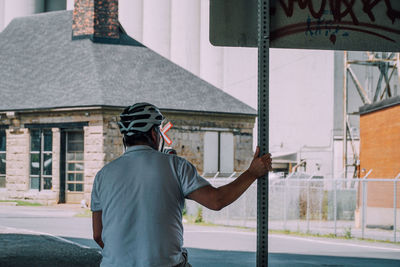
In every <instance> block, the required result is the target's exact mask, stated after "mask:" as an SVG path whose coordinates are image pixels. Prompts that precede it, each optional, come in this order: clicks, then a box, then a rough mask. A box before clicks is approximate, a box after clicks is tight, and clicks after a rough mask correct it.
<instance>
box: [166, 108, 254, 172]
mask: <svg viewBox="0 0 400 267" xmlns="http://www.w3.org/2000/svg"><path fill="white" fill-rule="evenodd" d="M163 114H164V115H165V117H166V118H167V120H168V121H170V122H171V123H172V124H173V125H174V126H173V128H172V129H171V130H170V131H169V132H168V133H167V135H168V136H169V137H170V138H171V139H172V140H173V143H172V145H171V147H172V148H174V149H175V150H176V151H177V153H178V155H180V156H182V157H184V158H186V159H187V160H189V161H190V162H192V163H193V164H194V165H195V166H196V167H197V169H198V171H199V173H202V172H203V169H204V165H203V161H204V134H205V132H207V131H222V132H232V133H233V135H234V171H237V172H240V171H244V170H245V169H247V167H248V166H249V164H250V161H251V158H252V154H253V150H252V147H253V128H254V122H255V118H254V117H250V116H244V115H222V114H212V115H209V114H203V113H186V114H185V113H176V112H164V113H163Z"/></svg>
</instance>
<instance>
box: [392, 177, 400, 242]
mask: <svg viewBox="0 0 400 267" xmlns="http://www.w3.org/2000/svg"><path fill="white" fill-rule="evenodd" d="M399 177H400V173H399V174H398V175H397V176H396V178H395V180H394V185H393V187H394V188H393V216H394V218H393V242H395V243H396V242H397V241H396V239H397V229H396V227H397V180H399Z"/></svg>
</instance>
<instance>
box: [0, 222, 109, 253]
mask: <svg viewBox="0 0 400 267" xmlns="http://www.w3.org/2000/svg"><path fill="white" fill-rule="evenodd" d="M0 226H1V227H3V228H5V229H7V230H10V231H14V232H17V233H18V232H20V231H24V232H27V233H31V234H35V235H45V236H49V237H51V238H54V239H56V240H58V241H61V242H65V243H68V244H71V245H75V246H78V247H80V248H84V249H94V248H91V247H88V246H85V245H82V244H79V243H77V242H74V241H71V240H68V239H65V238H63V237H60V236H56V235H53V234H50V233H44V232H38V231H33V230H29V229H24V228H14V227H8V226H2V225H0ZM96 251H97V253H99V254H100V255H101V251H98V250H96Z"/></svg>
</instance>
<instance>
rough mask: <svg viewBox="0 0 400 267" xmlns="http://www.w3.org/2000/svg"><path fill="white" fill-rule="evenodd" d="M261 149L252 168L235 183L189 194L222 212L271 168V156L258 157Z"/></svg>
mask: <svg viewBox="0 0 400 267" xmlns="http://www.w3.org/2000/svg"><path fill="white" fill-rule="evenodd" d="M259 153H260V148H259V147H257V149H256V153H255V154H254V157H253V161H252V162H251V164H250V167H249V168H248V169H247V171H245V172H244V173H242V174H241V175H240V176H239V177H238V178H237V179H236V180H234V181H233V182H231V183H229V184H226V185H224V186H221V187H219V188H215V187H213V186H211V185H208V186H204V187H202V188H199V189H197V190H195V191H194V192H192V193H191V194H189V196H188V198H189V199H193V200H195V201H197V202H198V203H200V204H201V205H203V206H206V207H207V208H209V209H212V210H220V209H222V208H224V207H226V206H227V205H229V204H231V203H232V202H234V201H235V200H236V199H238V198H239V197H240V196H241V195H242V194H243V193H244V191H246V190H247V188H249V186H250V185H251V184H252V183H253V182H254V181H255V180H256V179H257V178H259V177H261V176H264V175H265V174H266V173H267V172H268V171H270V170H271V169H272V168H271V161H272V159H271V154H265V155H263V156H261V157H259V156H258V154H259Z"/></svg>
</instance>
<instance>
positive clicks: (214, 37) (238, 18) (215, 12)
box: [210, 0, 258, 47]
mask: <svg viewBox="0 0 400 267" xmlns="http://www.w3.org/2000/svg"><path fill="white" fill-rule="evenodd" d="M257 38H258V37H257V0H210V42H211V44H212V45H215V46H241V47H257Z"/></svg>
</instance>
